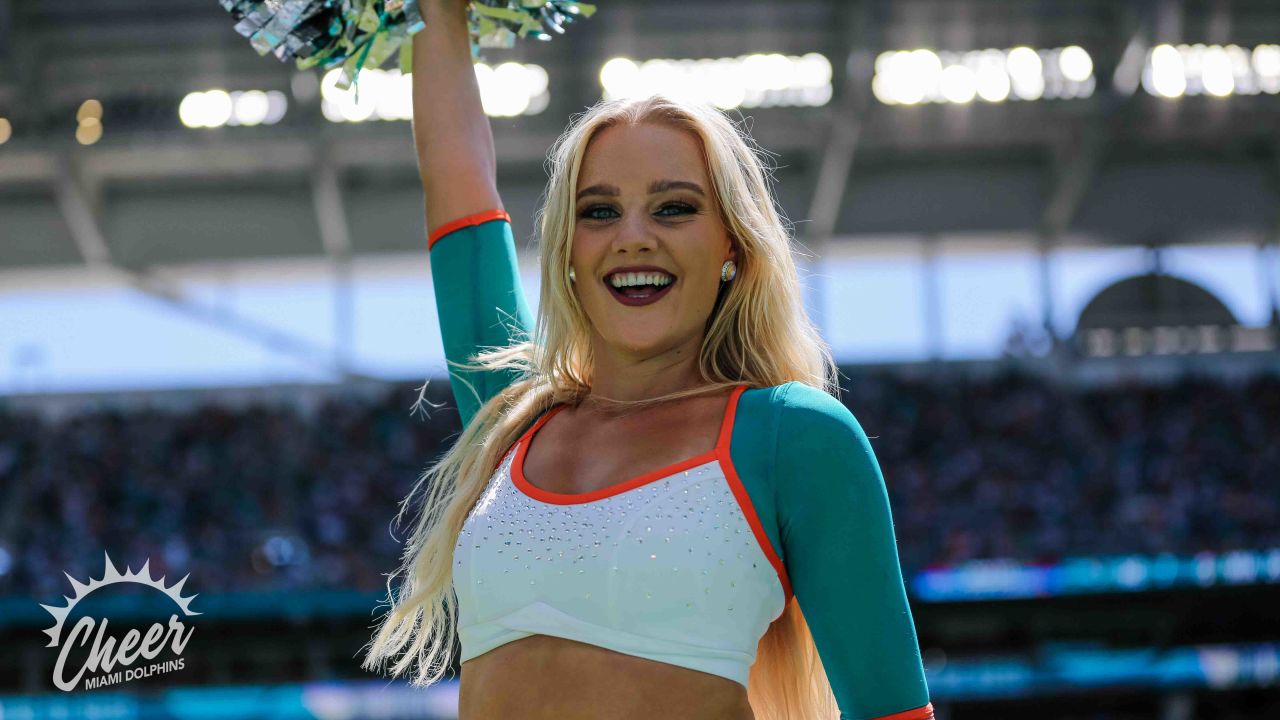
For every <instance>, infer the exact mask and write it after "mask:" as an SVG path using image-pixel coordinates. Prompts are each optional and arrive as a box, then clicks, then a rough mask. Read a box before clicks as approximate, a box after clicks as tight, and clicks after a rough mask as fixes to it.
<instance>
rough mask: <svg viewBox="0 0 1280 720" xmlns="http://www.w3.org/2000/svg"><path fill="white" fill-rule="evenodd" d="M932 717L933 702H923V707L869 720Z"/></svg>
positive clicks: (906, 719)
mask: <svg viewBox="0 0 1280 720" xmlns="http://www.w3.org/2000/svg"><path fill="white" fill-rule="evenodd" d="M932 717H933V703H931V702H929V703H925V704H924V707H918V708H915V709H914V710H904V711H902V712H900V713H894V714H892V715H881V716H879V717H875V718H872V719H871V720H930V718H932Z"/></svg>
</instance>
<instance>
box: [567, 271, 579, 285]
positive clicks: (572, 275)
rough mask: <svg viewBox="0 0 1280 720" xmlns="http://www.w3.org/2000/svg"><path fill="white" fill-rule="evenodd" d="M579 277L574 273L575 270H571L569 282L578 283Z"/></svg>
mask: <svg viewBox="0 0 1280 720" xmlns="http://www.w3.org/2000/svg"><path fill="white" fill-rule="evenodd" d="M577 281H578V276H577V275H576V274H575V273H574V272H573V268H569V282H577Z"/></svg>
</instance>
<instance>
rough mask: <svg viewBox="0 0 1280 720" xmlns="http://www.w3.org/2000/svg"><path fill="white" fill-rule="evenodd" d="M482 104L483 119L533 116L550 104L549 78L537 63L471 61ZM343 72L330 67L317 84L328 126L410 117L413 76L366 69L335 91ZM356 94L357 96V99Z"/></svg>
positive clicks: (397, 70) (394, 70)
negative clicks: (356, 79)
mask: <svg viewBox="0 0 1280 720" xmlns="http://www.w3.org/2000/svg"><path fill="white" fill-rule="evenodd" d="M475 73H476V81H477V84H478V85H479V87H480V103H481V105H482V106H483V107H484V112H485V114H486V115H489V116H493V117H515V116H516V115H536V114H538V113H540V112H542V111H543V110H545V109H546V108H547V105H549V104H550V102H551V96H550V94H549V92H548V87H549V85H550V82H549V81H550V78H549V77H548V75H547V71H546V70H545V69H544V68H543V67H541V66H539V65H531V64H527V63H518V62H505V63H502V64H501V65H498V66H496V67H494V66H491V65H489V64H487V63H475ZM341 76H342V69H341V68H334V69H332V70H330V71H329V72H327V73H325V75H324V77H323V78H322V79H321V81H320V97H321V103H320V110H321V112H322V113H324V116H325V119H327V120H329V121H330V122H350V123H355V122H364V121H366V120H408V119H410V118H412V117H413V74H412V73H404V74H402V73H401V72H400V70H399V69H393V70H381V69H377V68H367V69H365V70H361V71H360V80H359V92H358V93H357V91H356V90H357V88H356V86H352V87H351V88H349V89H347V90H343V89H341V88H339V87H338V81H339V80H340V79H341ZM357 95H358V96H359V97H357Z"/></svg>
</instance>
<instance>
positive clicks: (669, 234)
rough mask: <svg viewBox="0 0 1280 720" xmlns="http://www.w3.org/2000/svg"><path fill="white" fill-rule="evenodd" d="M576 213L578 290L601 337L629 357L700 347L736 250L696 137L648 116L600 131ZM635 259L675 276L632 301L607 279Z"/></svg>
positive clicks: (582, 177)
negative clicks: (641, 301)
mask: <svg viewBox="0 0 1280 720" xmlns="http://www.w3.org/2000/svg"><path fill="white" fill-rule="evenodd" d="M574 218H575V219H574V233H573V249H572V252H571V255H570V262H571V264H572V266H573V268H574V273H575V274H576V276H577V280H576V282H575V283H574V284H573V287H574V290H575V292H577V295H578V299H579V301H580V302H581V303H582V306H583V308H584V309H585V310H586V313H587V316H588V317H589V318H590V319H591V323H592V325H593V329H594V332H595V335H596V340H597V342H599V341H603V342H604V343H605V345H606V346H607V347H608V348H610V349H611V350H612V351H613V352H614V353H619V354H621V355H623V356H624V357H626V358H628V359H631V360H641V359H646V358H650V357H654V356H656V355H659V354H661V353H667V352H673V351H675V352H677V353H678V352H679V349H680V348H681V347H682V346H683V347H685V348H688V347H689V346H692V347H693V348H695V349H696V348H697V347H698V346H699V345H700V344H701V342H702V335H703V329H704V327H705V326H706V322H707V318H708V317H710V315H711V309H712V307H713V306H714V305H715V301H716V294H717V292H718V291H719V289H720V268H721V266H722V265H723V264H724V261H725V260H728V259H731V258H735V257H736V251H735V249H734V247H733V243H732V242H731V241H730V238H729V233H728V230H727V229H726V228H725V225H724V223H723V222H722V221H721V219H720V206H719V203H718V202H717V200H716V197H715V195H714V194H713V193H712V191H711V183H710V180H709V178H708V176H707V169H706V164H705V162H704V160H703V155H702V145H701V141H700V140H699V138H698V137H697V136H696V135H694V134H693V133H692V132H689V131H686V130H680V129H676V128H673V127H669V126H667V125H659V124H652V123H645V124H641V125H636V126H628V125H615V126H612V127H608V128H605V129H603V130H600V131H599V132H597V133H596V134H595V136H593V137H592V139H591V141H590V143H589V144H588V145H587V150H586V154H585V156H584V157H583V161H582V167H581V169H580V171H579V173H578V186H577V188H576V190H575V205H574ZM634 266H648V267H651V268H656V269H657V270H658V271H659V272H660V273H661V274H665V275H666V276H667V277H669V278H670V279H671V280H673V282H671V283H670V285H669V287H663V286H658V287H657V288H656V289H655V288H650V289H647V290H644V292H648V293H651V294H653V295H657V294H658V293H661V296H660V297H658V298H657V299H656V300H654V301H653V302H650V303H649V304H645V305H634V304H632V305H629V304H627V303H625V302H624V301H623V300H622V299H620V298H619V296H618V295H619V293H621V292H622V291H621V290H617V289H615V288H614V287H613V284H612V282H611V281H612V280H613V277H612V276H613V274H614V273H616V272H617V271H619V270H624V269H626V268H629V267H634ZM621 275H622V276H623V277H625V276H626V273H625V272H624V273H621ZM650 279H651V278H650ZM655 290H656V292H655ZM631 292H635V291H631ZM598 352H599V351H597V354H598Z"/></svg>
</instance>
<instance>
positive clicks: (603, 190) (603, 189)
mask: <svg viewBox="0 0 1280 720" xmlns="http://www.w3.org/2000/svg"><path fill="white" fill-rule="evenodd" d="M679 189H684V190H692V191H693V192H696V193H698V194H699V195H703V196H705V195H706V193H704V192H702V186H701V185H699V184H698V183H695V182H689V181H688V180H654V181H653V182H651V183H649V193H650V194H653V193H660V192H666V191H668V190H679ZM621 194H622V192H621V191H620V190H618V188H617V186H616V185H609V184H607V183H599V184H596V185H592V186H591V187H589V188H583V189H582V190H580V191H578V197H577V199H578V200H581V199H582V198H584V197H586V196H588V195H613V196H617V195H621Z"/></svg>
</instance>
